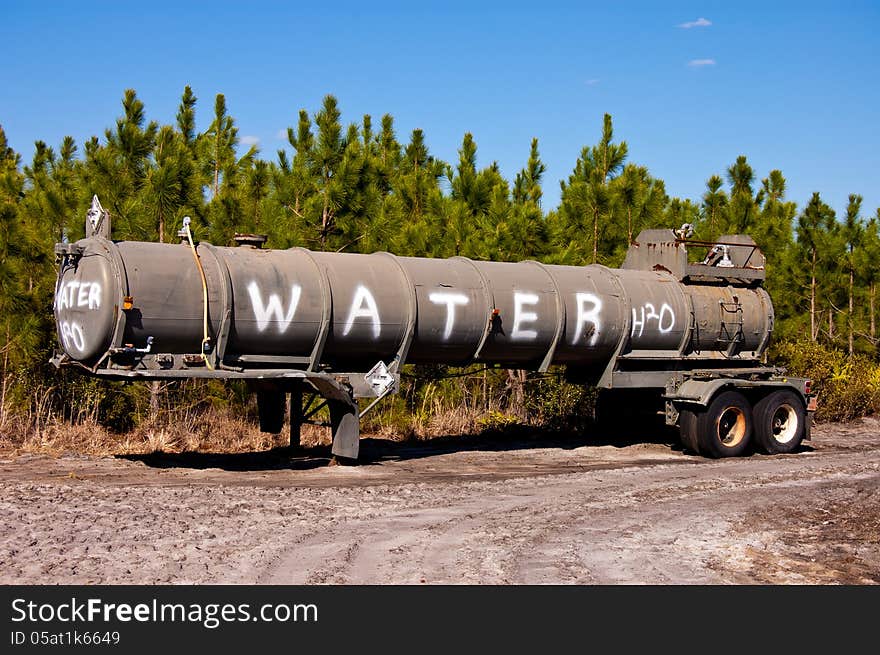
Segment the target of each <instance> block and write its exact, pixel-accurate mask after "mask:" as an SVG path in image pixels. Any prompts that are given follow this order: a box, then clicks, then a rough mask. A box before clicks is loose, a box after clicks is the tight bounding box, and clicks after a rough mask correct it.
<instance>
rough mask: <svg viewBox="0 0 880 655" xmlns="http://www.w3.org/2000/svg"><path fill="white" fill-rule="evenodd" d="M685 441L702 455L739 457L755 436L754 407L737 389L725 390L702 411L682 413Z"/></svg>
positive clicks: (685, 411)
mask: <svg viewBox="0 0 880 655" xmlns="http://www.w3.org/2000/svg"><path fill="white" fill-rule="evenodd" d="M679 426H680V430H681V440H682V443H684V445H685V446H686V447H688V448H691V449H692V450H695V451H697V452H698V453H699V454H700V455H702V456H703V457H712V458H719V457H737V456H739V455H742V454H743V453H744V452H745V450H746V448H748V445H749V440H750V439H751V437H752V407H751V405H750V404H749V401H748V400H746V397H745V396H743V395H742V394H741V393H739V392H738V391H724V392H722V393H720V394H718V395H717V396H715V398H713V399H712V402H710V403H709V406H708V407H707V408H706V409H705V410H703V411H691V410H683V411H682V412H681V414H680V416H679Z"/></svg>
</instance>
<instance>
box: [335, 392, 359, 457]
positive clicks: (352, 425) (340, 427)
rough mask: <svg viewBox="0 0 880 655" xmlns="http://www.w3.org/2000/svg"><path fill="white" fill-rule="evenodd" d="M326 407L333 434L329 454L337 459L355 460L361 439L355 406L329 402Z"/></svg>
mask: <svg viewBox="0 0 880 655" xmlns="http://www.w3.org/2000/svg"><path fill="white" fill-rule="evenodd" d="M327 405H328V407H329V408H330V430H331V432H332V434H333V447H332V448H331V449H330V452H332V453H333V454H334V455H336V456H337V457H345V458H347V459H357V456H358V452H359V451H360V439H361V434H360V425H359V423H360V422H359V420H358V409H357V405H354V406H352V405H350V404H348V403H343V402H339V401H330V402H329V403H327Z"/></svg>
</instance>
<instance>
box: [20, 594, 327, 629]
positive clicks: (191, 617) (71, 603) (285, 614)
mask: <svg viewBox="0 0 880 655" xmlns="http://www.w3.org/2000/svg"><path fill="white" fill-rule="evenodd" d="M56 621H57V622H60V623H114V622H119V623H131V622H137V623H193V624H199V625H201V626H202V627H204V628H207V629H209V630H213V629H215V628H218V627H220V626H221V625H222V624H224V623H244V622H263V623H317V622H318V606H317V605H315V604H314V603H265V604H262V605H259V606H252V605H251V604H250V603H239V604H233V603H164V602H159V601H158V600H156V599H153V600H152V601H151V602H146V603H134V604H132V603H108V602H105V601H103V600H101V599H100V598H87V599H85V600H79V599H77V598H71V599H70V600H65V601H61V602H46V603H37V602H34V601H29V600H27V599H26V598H16V599H14V600H13V601H12V622H13V623H23V622H27V623H28V624H40V623H52V622H56Z"/></svg>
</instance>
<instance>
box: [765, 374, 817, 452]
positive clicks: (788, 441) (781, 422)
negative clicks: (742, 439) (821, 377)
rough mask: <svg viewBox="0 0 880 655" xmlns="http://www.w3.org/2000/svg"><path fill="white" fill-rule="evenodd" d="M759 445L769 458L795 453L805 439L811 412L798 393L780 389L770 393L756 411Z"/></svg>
mask: <svg viewBox="0 0 880 655" xmlns="http://www.w3.org/2000/svg"><path fill="white" fill-rule="evenodd" d="M753 414H754V417H755V445H756V446H757V447H758V449H759V450H760V451H761V452H763V453H767V454H768V455H780V454H783V453H793V452H794V451H795V450H797V449H798V447H799V446H800V445H801V441H803V440H804V435H805V434H806V426H807V420H808V419H807V410H806V408H805V407H804V403H803V401H802V400H801V399H800V397H799V396H798V395H797V394H796V393H795V392H794V391H789V390H788V389H780V390H779V391H774V392H773V393H770V394H768V395H767V396H765V397H764V398H762V399H761V400H759V401H758V402H757V403H755V409H754V412H753Z"/></svg>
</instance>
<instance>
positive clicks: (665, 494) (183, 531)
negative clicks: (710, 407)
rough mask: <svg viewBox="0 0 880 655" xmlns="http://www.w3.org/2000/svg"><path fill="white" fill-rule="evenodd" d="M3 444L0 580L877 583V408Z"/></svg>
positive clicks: (879, 523) (879, 505) (879, 431)
mask: <svg viewBox="0 0 880 655" xmlns="http://www.w3.org/2000/svg"><path fill="white" fill-rule="evenodd" d="M362 460H363V461H362V463H361V464H360V465H358V466H327V463H328V459H327V452H326V451H325V450H321V449H315V450H311V451H308V452H306V453H297V454H293V455H291V454H290V453H288V452H284V451H272V452H267V453H253V454H245V455H211V454H197V453H188V454H182V455H169V454H161V453H160V454H153V455H148V456H126V457H116V458H112V457H111V458H91V457H84V456H77V455H66V456H62V457H59V458H49V457H45V456H35V455H21V456H17V457H13V456H6V457H5V458H0V583H28V584H31V583H40V584H46V583H48V584H54V583H134V584H153V583H266V584H269V583H282V584H287V583H292V584H300V583H367V584H373V583H378V584H385V583H404V584H407V583H412V584H420V583H428V584H432V583H453V584H456V583H502V584H507V583H587V584H606V583H610V584H617V583H648V584H652V583H661V584H662V583H671V584H678V583H683V584H692V583H795V584H800V583H849V584H876V583H880V420H878V419H866V420H863V421H861V422H858V423H853V424H848V425H823V426H818V427H817V428H816V429H815V430H814V436H813V440H812V441H811V442H809V443H808V444H807V445H806V446H805V447H804V448H803V449H802V451H801V452H799V453H797V454H794V455H787V456H777V457H765V456H759V455H753V456H751V457H745V458H738V459H731V460H720V461H709V460H704V459H700V458H698V457H695V456H692V455H689V454H686V453H683V452H682V451H681V450H680V449H679V448H678V447H676V446H675V445H674V444H673V443H672V442H671V441H667V440H665V438H664V439H657V440H655V441H647V442H646V441H645V436H644V435H641V436H635V437H631V438H628V439H624V440H623V441H621V442H618V443H609V442H607V441H606V440H603V439H596V438H585V437H570V438H561V437H546V436H545V437H541V436H540V435H538V436H533V437H530V438H519V439H511V438H509V437H507V438H505V437H497V438H491V437H481V438H463V439H462V438H456V439H453V438H449V439H441V440H435V441H432V442H429V443H416V444H395V443H390V442H382V441H375V440H370V439H366V440H364V443H363V457H362Z"/></svg>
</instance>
